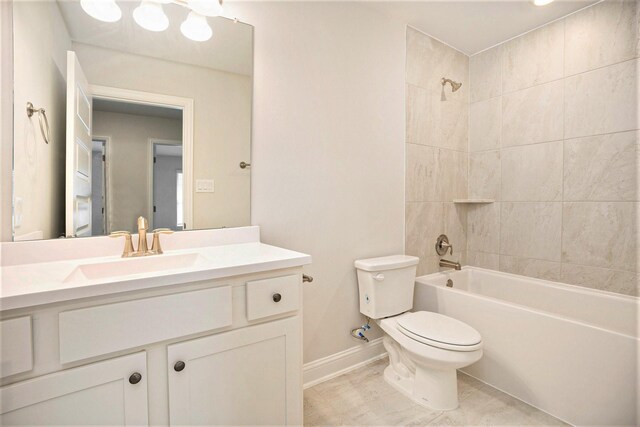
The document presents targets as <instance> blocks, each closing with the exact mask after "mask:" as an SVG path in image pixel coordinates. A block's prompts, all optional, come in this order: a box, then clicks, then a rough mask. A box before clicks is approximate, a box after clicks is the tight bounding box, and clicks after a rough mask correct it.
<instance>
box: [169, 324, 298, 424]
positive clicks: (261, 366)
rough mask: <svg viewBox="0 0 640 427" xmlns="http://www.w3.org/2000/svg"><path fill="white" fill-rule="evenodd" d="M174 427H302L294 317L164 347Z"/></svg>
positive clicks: (296, 331)
mask: <svg viewBox="0 0 640 427" xmlns="http://www.w3.org/2000/svg"><path fill="white" fill-rule="evenodd" d="M167 356H168V365H169V366H168V370H169V372H168V375H169V418H170V422H171V424H172V425H175V426H177V425H301V424H302V344H301V330H300V318H299V317H298V316H296V317H292V318H289V319H285V320H279V321H274V322H269V323H264V324H262V325H257V326H250V327H247V328H244V329H239V330H235V331H231V332H227V333H223V334H218V335H212V336H209V337H205V338H200V339H196V340H192V341H187V342H184V343H179V344H174V345H170V346H169V347H168V354H167Z"/></svg>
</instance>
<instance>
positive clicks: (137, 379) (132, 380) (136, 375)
mask: <svg viewBox="0 0 640 427" xmlns="http://www.w3.org/2000/svg"><path fill="white" fill-rule="evenodd" d="M141 380H142V374H140V373H139V372H134V373H133V374H131V376H130V377H129V383H130V384H138V383H139V382H140V381H141Z"/></svg>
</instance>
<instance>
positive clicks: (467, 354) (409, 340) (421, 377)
mask: <svg viewBox="0 0 640 427" xmlns="http://www.w3.org/2000/svg"><path fill="white" fill-rule="evenodd" d="M407 321H410V322H407ZM376 322H377V324H378V325H379V326H380V328H381V329H382V330H383V331H384V332H385V336H384V338H383V341H382V342H383V344H384V347H385V349H386V350H387V353H388V354H389V366H387V368H386V369H385V372H384V377H385V380H386V381H387V382H388V383H389V384H391V385H392V386H393V387H395V388H396V389H398V390H399V391H400V392H402V393H404V394H405V395H407V396H409V397H410V398H412V399H413V400H414V401H415V402H416V403H418V404H420V405H423V406H426V407H429V408H431V409H438V410H443V411H446V410H451V409H456V408H457V407H458V383H457V374H456V370H457V369H460V368H464V367H465V366H469V365H471V364H472V363H475V362H477V361H478V360H480V358H481V357H482V340H481V337H480V334H479V333H478V332H477V331H476V330H475V329H473V328H472V327H470V326H468V325H466V324H464V323H462V322H460V321H458V320H455V319H453V318H451V317H447V316H443V315H441V314H438V313H431V312H426V311H418V312H406V313H403V314H400V315H398V316H393V317H387V318H384V319H379V320H377V321H376ZM421 322H424V323H421ZM405 323H410V324H412V326H416V328H412V329H413V331H412V330H407V329H406V327H404V326H403V325H404V324H405ZM449 323H450V324H451V325H448V324H449ZM419 325H420V326H419ZM448 326H449V327H448ZM423 328H424V329H423ZM424 335H427V336H426V337H425V336H424ZM428 335H432V336H431V337H429V336H428ZM439 339H440V340H445V341H440V340H439Z"/></svg>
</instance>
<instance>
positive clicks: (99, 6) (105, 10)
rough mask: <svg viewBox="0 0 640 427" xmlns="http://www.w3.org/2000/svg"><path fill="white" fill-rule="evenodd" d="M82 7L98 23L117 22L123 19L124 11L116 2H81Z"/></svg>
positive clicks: (100, 0) (94, 0) (104, 0)
mask: <svg viewBox="0 0 640 427" xmlns="http://www.w3.org/2000/svg"><path fill="white" fill-rule="evenodd" d="M80 6H81V7H82V10H84V11H85V12H87V14H88V15H89V16H91V17H92V18H95V19H97V20H98V21H103V22H116V21H119V20H120V18H122V11H121V10H120V6H118V5H117V4H116V2H115V0H80Z"/></svg>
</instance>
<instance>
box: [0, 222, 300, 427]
mask: <svg viewBox="0 0 640 427" xmlns="http://www.w3.org/2000/svg"><path fill="white" fill-rule="evenodd" d="M121 244H122V242H118V241H115V240H114V239H109V238H106V237H100V238H93V239H66V240H64V241H40V242H24V243H3V244H2V283H1V288H0V290H1V293H0V307H1V309H2V311H1V312H0V318H1V321H0V333H1V336H2V350H1V355H0V356H1V360H2V365H1V375H2V380H1V384H2V387H1V388H0V402H1V403H0V405H1V406H0V423H1V424H3V425H9V424H11V425H13V424H22V425H33V424H57V425H89V424H108V425H145V424H152V425H167V424H169V425H240V424H243V425H247V424H250V425H255V424H269V425H289V424H294V425H300V424H302V321H301V308H302V303H301V301H302V289H301V287H302V284H303V275H302V266H303V265H305V264H308V263H310V261H311V258H310V256H308V255H305V254H301V253H298V252H293V251H289V250H285V249H281V248H277V247H273V246H269V245H265V244H263V243H261V242H260V241H259V228H258V227H244V228H236V229H228V230H224V229H223V230H207V231H194V232H187V233H176V234H175V235H171V236H166V238H165V241H163V245H164V246H165V253H164V254H162V255H157V256H152V257H145V258H137V259H136V258H132V259H123V258H120V256H119V252H120V250H121V247H120V245H121ZM90 245H91V246H90ZM51 248H57V250H54V251H52V250H51ZM109 251H111V254H112V255H108V256H105V254H106V253H108V252H109ZM27 253H28V254H29V255H28V256H26V255H25V254H27ZM79 254H84V255H83V257H82V258H81V257H80V256H79ZM87 255H89V257H87ZM25 259H29V260H30V261H29V262H28V263H25V262H23V261H21V260H25ZM249 408H250V410H248V409H249Z"/></svg>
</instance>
